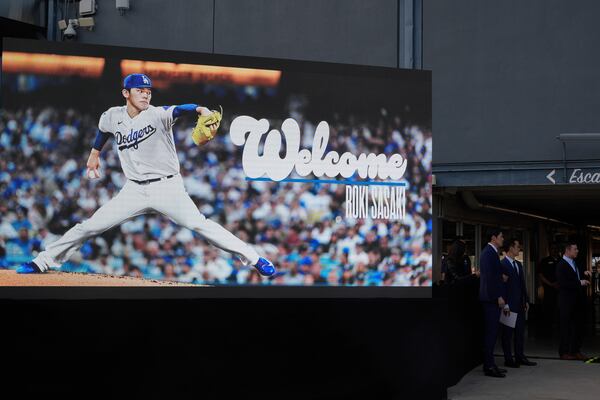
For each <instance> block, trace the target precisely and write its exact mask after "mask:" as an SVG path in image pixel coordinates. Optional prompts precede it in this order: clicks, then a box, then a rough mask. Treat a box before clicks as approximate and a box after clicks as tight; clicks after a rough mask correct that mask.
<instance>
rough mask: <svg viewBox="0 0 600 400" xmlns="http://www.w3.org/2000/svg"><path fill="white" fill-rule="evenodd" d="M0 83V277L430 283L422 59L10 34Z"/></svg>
mask: <svg viewBox="0 0 600 400" xmlns="http://www.w3.org/2000/svg"><path fill="white" fill-rule="evenodd" d="M1 78H2V108H1V114H0V151H1V154H2V157H0V197H1V202H0V218H1V220H0V267H1V268H0V286H4V287H6V286H9V287H10V286H175V287H179V286H194V287H206V286H208V287H214V286H223V287H225V286H227V287H230V286H250V287H255V286H279V287H292V286H301V287H305V286H319V287H323V288H329V287H348V288H349V289H348V291H347V292H346V293H350V294H349V295H350V296H351V295H352V294H351V290H352V289H351V288H356V287H374V288H375V289H373V290H376V288H380V287H385V286H388V287H415V286H416V287H430V286H431V284H432V196H431V192H432V189H431V184H432V174H431V160H432V127H431V74H430V73H429V72H427V71H408V70H394V69H389V68H376V67H357V66H345V65H341V64H323V63H312V62H311V63H309V62H297V61H284V60H270V59H257V58H249V57H236V56H217V55H208V54H196V53H182V52H173V51H159V50H148V49H129V48H119V47H108V46H91V45H74V44H64V43H47V42H44V43H40V42H34V41H24V40H13V41H11V40H5V42H4V51H3V54H2V77H1ZM204 119H206V120H207V121H208V122H206V124H205V125H203V124H204V122H201V121H200V120H204ZM206 135H208V137H206ZM204 141H206V142H205V143H204ZM94 147H96V148H94ZM32 263H33V265H32ZM27 272H31V273H27ZM323 290H327V289H323ZM373 293H376V292H373Z"/></svg>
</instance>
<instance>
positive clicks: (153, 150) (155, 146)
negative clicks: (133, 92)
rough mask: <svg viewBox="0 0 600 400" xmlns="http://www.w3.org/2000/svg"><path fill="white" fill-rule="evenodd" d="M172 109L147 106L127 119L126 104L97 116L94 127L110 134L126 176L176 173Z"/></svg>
mask: <svg viewBox="0 0 600 400" xmlns="http://www.w3.org/2000/svg"><path fill="white" fill-rule="evenodd" d="M174 108H175V106H171V107H167V108H164V107H154V106H149V107H148V108H147V109H146V110H144V111H142V112H141V113H139V114H138V115H136V116H135V117H134V118H131V117H130V116H129V114H127V106H121V107H112V108H109V109H108V110H107V111H105V112H104V113H103V114H102V115H101V116H100V122H99V123H98V128H99V129H100V131H102V132H109V133H112V134H113V135H114V137H115V147H116V148H117V151H118V153H119V159H120V160H121V167H122V168H123V172H124V173H125V176H126V177H127V179H133V180H138V181H145V180H147V179H154V178H162V177H164V176H168V175H176V174H178V173H179V159H178V158H177V151H176V149H175V140H174V139H173V123H174V122H175V121H174V120H173V109H174Z"/></svg>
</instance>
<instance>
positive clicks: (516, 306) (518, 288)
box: [500, 257, 529, 313]
mask: <svg viewBox="0 0 600 400" xmlns="http://www.w3.org/2000/svg"><path fill="white" fill-rule="evenodd" d="M515 261H516V260H515ZM500 263H501V265H502V273H503V274H505V275H507V276H508V281H507V282H506V283H505V284H504V287H505V293H506V297H507V298H505V299H504V300H505V301H506V302H507V303H508V306H509V307H510V309H511V310H512V311H514V312H517V313H518V312H522V311H523V310H524V308H523V307H524V305H525V303H526V302H527V303H529V295H528V294H527V285H526V284H525V274H524V271H523V265H522V264H521V263H520V262H518V261H517V267H518V268H519V273H518V274H517V271H515V268H514V267H513V266H512V264H511V263H510V262H509V261H508V258H506V257H505V258H504V259H503V260H502V261H501V262H500Z"/></svg>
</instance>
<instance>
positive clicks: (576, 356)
mask: <svg viewBox="0 0 600 400" xmlns="http://www.w3.org/2000/svg"><path fill="white" fill-rule="evenodd" d="M574 357H575V359H577V360H581V361H585V360H587V359H589V357H588V356H586V355H585V354H582V353H576V354H574Z"/></svg>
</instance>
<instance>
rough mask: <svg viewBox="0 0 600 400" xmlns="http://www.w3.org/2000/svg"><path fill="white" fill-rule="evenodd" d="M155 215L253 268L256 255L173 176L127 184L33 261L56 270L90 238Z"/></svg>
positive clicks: (42, 266)
mask: <svg viewBox="0 0 600 400" xmlns="http://www.w3.org/2000/svg"><path fill="white" fill-rule="evenodd" d="M151 211H156V212H159V213H161V214H163V215H165V216H166V217H168V218H169V219H171V220H172V221H173V222H175V223H177V224H179V225H181V226H184V227H186V228H188V229H191V230H193V231H196V232H198V233H199V234H200V235H202V236H203V237H204V238H205V239H206V240H208V241H209V242H210V243H212V244H213V245H215V246H217V247H218V248H220V249H223V250H225V251H228V252H230V253H233V254H235V255H236V256H238V257H239V258H240V260H241V261H242V263H243V264H244V265H249V264H252V265H254V264H256V263H257V262H258V258H259V255H258V253H257V252H256V251H255V250H254V249H253V248H252V247H251V246H249V245H248V244H247V243H244V242H243V241H242V240H241V239H239V238H237V237H236V236H234V235H233V234H232V233H231V232H229V231H228V230H227V229H225V228H223V227H222V226H221V225H219V224H218V223H216V222H214V221H211V220H209V219H206V217H205V216H204V215H202V214H201V213H200V211H198V208H197V207H196V205H195V204H194V202H193V201H192V199H191V198H190V196H189V195H188V193H187V192H186V190H185V187H184V185H183V178H182V177H181V175H179V174H177V175H175V176H174V177H172V178H170V179H163V180H161V181H158V182H152V183H149V184H146V185H140V184H137V183H135V182H132V181H129V180H128V181H127V183H126V184H125V186H123V188H122V189H121V191H120V192H119V193H118V194H117V195H116V196H115V197H114V198H113V199H111V200H110V201H109V202H108V203H106V204H105V205H103V206H102V207H100V208H99V209H98V210H97V211H96V212H95V213H94V215H92V216H91V217H90V218H89V219H87V220H85V221H83V222H81V223H79V224H77V225H75V226H74V227H72V228H71V229H69V230H68V231H67V232H66V233H65V234H64V235H63V236H62V237H61V238H60V239H58V240H57V241H56V242H54V243H52V244H50V245H48V246H47V248H46V250H44V251H42V252H41V253H40V254H38V256H37V257H36V258H35V259H34V260H33V262H35V263H36V265H37V266H38V267H40V269H41V270H42V271H46V270H48V268H58V267H60V265H61V264H62V263H64V262H65V261H67V260H68V259H69V258H70V257H71V255H72V254H73V253H74V252H75V251H77V250H79V248H81V246H82V245H83V243H84V242H85V241H86V240H87V239H88V238H90V237H93V236H97V235H99V234H101V233H102V232H104V231H106V230H108V229H110V228H112V227H114V226H116V225H120V224H121V223H123V222H125V221H127V220H129V219H132V218H134V217H136V216H138V215H142V214H147V213H149V212H151Z"/></svg>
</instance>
